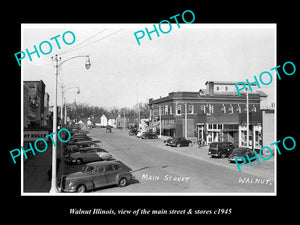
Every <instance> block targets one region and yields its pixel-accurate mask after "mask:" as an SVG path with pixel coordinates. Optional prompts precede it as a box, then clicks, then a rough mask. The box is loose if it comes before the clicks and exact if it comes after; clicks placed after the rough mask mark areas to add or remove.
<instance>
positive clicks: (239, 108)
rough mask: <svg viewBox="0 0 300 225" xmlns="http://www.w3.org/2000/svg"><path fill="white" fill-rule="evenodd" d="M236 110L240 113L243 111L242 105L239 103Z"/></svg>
mask: <svg viewBox="0 0 300 225" xmlns="http://www.w3.org/2000/svg"><path fill="white" fill-rule="evenodd" d="M236 111H237V112H238V113H241V111H242V110H241V106H240V105H237V107H236Z"/></svg>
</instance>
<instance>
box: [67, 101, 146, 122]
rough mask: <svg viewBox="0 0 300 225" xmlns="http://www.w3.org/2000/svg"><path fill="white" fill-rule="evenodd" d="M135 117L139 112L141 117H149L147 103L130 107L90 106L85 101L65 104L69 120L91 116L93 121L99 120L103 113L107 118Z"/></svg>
mask: <svg viewBox="0 0 300 225" xmlns="http://www.w3.org/2000/svg"><path fill="white" fill-rule="evenodd" d="M124 112H125V116H126V117H127V118H128V117H133V118H137V117H138V114H139V113H140V117H141V118H148V117H149V105H148V103H143V102H139V103H137V104H135V105H134V106H133V107H132V108H130V107H122V108H118V107H115V106H114V107H112V108H109V109H108V108H105V107H101V106H92V105H89V104H86V103H76V102H74V103H71V104H67V115H68V117H69V118H70V119H71V120H75V121H79V120H85V119H87V118H91V119H92V120H94V121H100V117H101V116H102V115H105V116H106V117H107V118H108V119H116V118H117V117H118V115H120V116H121V117H123V116H124Z"/></svg>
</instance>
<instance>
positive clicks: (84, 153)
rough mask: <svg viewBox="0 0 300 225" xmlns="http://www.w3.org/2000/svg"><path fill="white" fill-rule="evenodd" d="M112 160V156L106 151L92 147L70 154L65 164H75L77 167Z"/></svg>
mask: <svg viewBox="0 0 300 225" xmlns="http://www.w3.org/2000/svg"><path fill="white" fill-rule="evenodd" d="M112 159H113V157H112V155H111V154H110V153H108V152H107V151H106V150H104V149H102V148H99V147H98V148H97V147H92V148H86V149H84V148H83V149H80V150H79V151H78V152H72V153H71V152H70V154H69V157H67V159H66V162H69V163H70V162H71V163H76V164H77V165H80V164H82V163H88V162H94V161H102V160H112Z"/></svg>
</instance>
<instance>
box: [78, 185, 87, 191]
mask: <svg viewBox="0 0 300 225" xmlns="http://www.w3.org/2000/svg"><path fill="white" fill-rule="evenodd" d="M76 190H77V192H78V193H84V192H86V187H85V185H84V184H81V185H79V186H78V187H77V188H76Z"/></svg>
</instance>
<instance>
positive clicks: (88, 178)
mask: <svg viewBox="0 0 300 225" xmlns="http://www.w3.org/2000/svg"><path fill="white" fill-rule="evenodd" d="M69 130H70V129H69ZM70 132H71V140H70V141H69V142H68V143H67V144H66V145H65V149H64V152H65V163H66V164H67V165H70V164H76V165H81V164H83V166H82V168H81V170H80V171H77V172H74V173H70V174H67V175H63V176H62V177H61V179H60V181H59V185H58V186H59V189H60V191H62V192H79V193H82V192H86V191H91V190H95V189H97V188H101V187H105V186H110V185H118V186H120V187H124V186H126V185H127V184H128V182H129V181H130V180H132V179H134V177H133V175H132V174H131V172H130V171H131V169H130V168H129V167H127V166H126V165H125V164H123V163H122V162H120V161H118V160H116V159H114V158H113V156H112V155H111V154H110V153H109V152H107V151H106V150H105V149H103V148H101V147H100V145H99V143H101V141H99V140H96V141H95V140H92V138H90V137H89V136H88V135H87V134H88V131H85V130H81V129H80V128H76V129H71V130H70Z"/></svg>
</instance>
